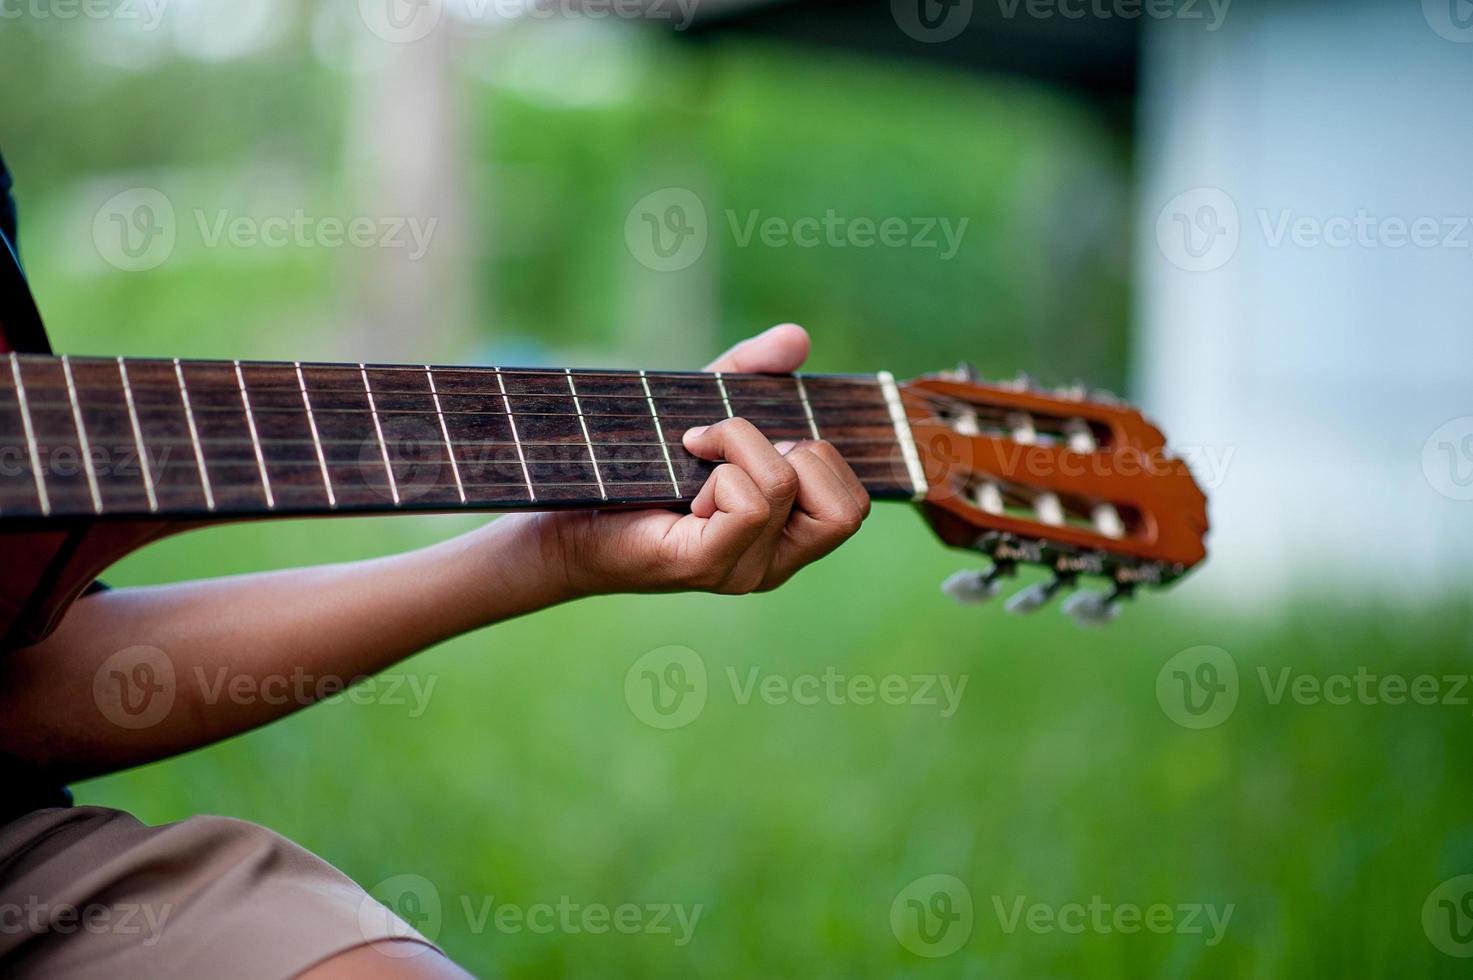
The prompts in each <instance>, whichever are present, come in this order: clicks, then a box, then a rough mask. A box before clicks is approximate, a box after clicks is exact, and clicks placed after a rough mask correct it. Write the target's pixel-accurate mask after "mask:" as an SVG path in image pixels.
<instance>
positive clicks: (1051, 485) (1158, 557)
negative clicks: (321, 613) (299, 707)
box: [0, 238, 1208, 646]
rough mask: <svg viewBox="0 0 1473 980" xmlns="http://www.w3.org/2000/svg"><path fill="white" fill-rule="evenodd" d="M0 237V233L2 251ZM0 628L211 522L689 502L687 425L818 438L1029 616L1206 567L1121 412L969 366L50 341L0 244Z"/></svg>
mask: <svg viewBox="0 0 1473 980" xmlns="http://www.w3.org/2000/svg"><path fill="white" fill-rule="evenodd" d="M3 241H4V240H3V238H0V243H3ZM0 253H4V254H0V555H3V562H0V635H3V636H4V637H5V640H4V641H3V642H4V645H11V646H16V645H24V644H26V643H31V642H34V641H36V640H38V639H40V638H41V637H44V636H45V635H46V634H47V632H48V631H49V630H51V629H52V628H53V627H54V626H55V625H56V623H57V621H58V620H59V618H60V617H61V615H62V614H63V613H64V612H65V610H66V608H67V606H68V604H70V603H71V602H72V601H73V600H74V599H76V598H77V597H78V596H79V595H80V594H81V593H82V592H83V590H84V589H85V588H86V587H87V586H88V585H89V584H90V583H91V582H92V581H93V580H94V578H95V577H96V576H97V575H98V574H99V573H100V572H102V571H103V570H104V569H105V568H106V567H107V566H108V565H109V564H111V563H112V562H114V561H116V560H117V559H118V558H120V557H122V556H123V555H125V554H127V553H128V552H130V551H132V550H134V549H136V548H139V547H141V546H142V545H144V544H146V543H148V542H150V541H153V540H155V539H157V538H160V537H162V536H164V535H166V534H171V533H174V532H176V531H180V530H185V529H188V528H194V527H200V526H203V525H208V524H214V523H218V522H221V521H236V520H253V519H259V518H268V517H307V516H324V515H331V514H370V513H372V514H378V513H398V512H409V511H421V512H422V511H460V510H475V511H498V512H505V511H517V510H547V509H554V508H589V509H595V510H603V509H609V508H628V507H673V508H679V507H684V506H687V505H688V504H689V503H690V501H691V500H693V499H694V498H695V495H696V492H697V491H698V490H699V488H700V487H701V484H702V483H703V482H704V481H705V479H706V477H707V475H708V474H709V473H710V471H711V469H712V468H713V466H714V465H715V464H712V463H709V462H706V461H704V460H700V459H697V458H695V457H694V456H691V455H690V454H689V453H687V452H686V451H685V449H684V448H683V447H682V445H681V441H680V440H681V436H682V434H683V433H684V432H685V430H686V429H688V428H691V427H693V426H697V425H708V424H710V423H713V422H716V421H719V420H721V419H726V418H731V417H734V416H742V417H745V418H747V419H748V420H750V421H751V422H753V423H754V424H755V425H757V426H758V427H759V428H760V429H761V430H762V431H763V432H764V433H765V434H766V435H767V436H769V437H770V438H771V439H773V440H774V441H778V440H801V439H826V440H828V441H829V442H831V443H832V444H833V445H834V446H835V447H836V448H837V449H838V450H839V451H840V452H841V453H842V454H843V455H844V457H845V458H846V459H847V460H848V462H849V463H850V465H851V466H853V468H854V470H855V472H856V473H857V474H858V476H859V477H860V479H861V480H862V481H863V482H864V485H865V486H866V487H867V488H868V490H869V493H870V495H871V496H872V497H873V498H874V499H875V500H892V501H909V502H912V503H913V504H916V505H918V506H919V508H920V510H921V512H922V514H924V515H925V517H926V519H927V520H928V521H929V523H930V525H931V526H932V527H933V528H934V529H935V531H936V532H937V534H938V535H939V536H940V538H941V539H942V540H943V541H944V542H945V543H947V544H949V545H952V546H955V547H958V548H963V549H968V550H971V551H976V552H980V553H981V554H983V555H986V556H987V557H988V558H989V559H990V564H989V565H988V566H987V567H986V568H985V569H982V570H977V571H968V572H963V573H959V574H958V575H957V576H954V577H953V578H952V579H950V580H948V582H947V583H946V585H945V589H946V591H947V592H949V593H951V594H952V595H953V596H955V597H956V598H958V599H961V600H963V601H980V600H983V599H986V598H988V597H990V596H992V595H994V594H995V593H996V592H997V591H998V590H999V588H1000V586H1001V584H1002V580H1003V579H1004V578H1006V577H1008V576H1010V575H1012V574H1014V573H1015V572H1016V571H1017V570H1018V568H1019V567H1020V566H1028V565H1036V566H1041V567H1043V568H1046V569H1048V570H1049V571H1050V572H1051V573H1052V576H1051V578H1050V579H1049V580H1048V581H1046V582H1043V583H1040V584H1037V585H1034V586H1032V587H1030V588H1027V589H1025V590H1023V591H1021V592H1019V593H1018V594H1016V595H1014V596H1013V597H1012V599H1011V600H1010V602H1009V604H1008V605H1009V608H1010V609H1012V610H1014V611H1029V610H1033V609H1036V608H1039V607H1040V606H1042V605H1044V604H1045V603H1047V602H1048V601H1049V600H1050V599H1052V598H1054V597H1055V596H1057V595H1059V594H1060V593H1062V592H1064V591H1066V590H1069V589H1072V588H1073V587H1075V586H1076V585H1078V584H1080V583H1081V582H1082V581H1091V580H1093V581H1097V582H1100V583H1103V588H1100V589H1094V590H1087V591H1082V592H1079V593H1077V594H1074V595H1072V596H1070V597H1069V599H1068V600H1067V602H1065V608H1066V610H1067V611H1068V612H1070V613H1071V614H1072V615H1074V616H1075V617H1076V618H1077V619H1078V620H1079V621H1081V622H1083V623H1086V624H1092V623H1099V622H1103V621H1105V620H1107V619H1109V618H1111V617H1112V616H1113V615H1114V614H1115V613H1116V612H1117V611H1118V609H1119V604H1120V602H1121V600H1123V599H1125V598H1127V597H1129V596H1131V595H1132V594H1133V593H1134V592H1135V591H1137V590H1138V589H1139V588H1141V587H1144V586H1164V585H1167V584H1169V583H1171V582H1172V581H1174V580H1176V579H1178V578H1180V577H1181V576H1182V575H1184V574H1186V573H1187V572H1188V571H1189V570H1191V569H1192V568H1193V567H1195V566H1196V565H1198V564H1199V563H1200V562H1201V561H1202V560H1203V558H1204V557H1205V554H1206V552H1205V548H1204V545H1203V538H1204V536H1205V534H1206V532H1207V529H1208V524H1207V513H1206V499H1205V497H1204V496H1203V494H1202V492H1201V490H1200V489H1199V488H1198V486H1197V484H1196V483H1195V481H1194V480H1193V478H1192V476H1191V473H1190V472H1189V471H1188V468H1187V466H1186V465H1185V463H1184V462H1183V461H1181V460H1180V459H1176V458H1174V457H1172V456H1171V455H1170V454H1169V452H1168V451H1167V449H1166V443H1165V440H1164V439H1163V437H1162V435H1161V433H1160V432H1159V431H1158V430H1157V429H1156V428H1155V427H1154V426H1152V425H1151V424H1150V423H1148V422H1147V421H1146V420H1145V419H1143V418H1142V417H1141V415H1140V413H1139V412H1137V411H1136V410H1135V409H1133V408H1131V407H1129V406H1127V405H1124V404H1122V403H1120V402H1119V401H1117V400H1116V399H1114V398H1112V397H1109V396H1106V395H1104V394H1102V393H1094V392H1089V391H1087V390H1085V389H1084V388H1083V387H1082V386H1076V387H1073V388H1069V389H1065V390H1057V391H1045V390H1041V389H1040V388H1038V387H1037V386H1036V385H1033V384H1031V383H1028V382H1026V381H1019V382H1012V383H1002V384H986V383H983V382H981V381H980V380H979V379H978V378H977V377H976V376H975V374H974V373H973V372H972V371H970V370H968V369H965V368H963V369H961V370H958V371H955V372H949V373H942V374H937V375H932V376H926V377H921V378H917V379H915V380H911V381H899V380H896V379H895V378H893V377H892V376H891V375H890V374H888V373H886V372H883V371H882V372H879V373H876V374H864V375H824V374H791V375H756V374H701V373H693V372H667V371H606V370H579V369H572V368H556V369H555V368H511V367H458V366H439V365H427V364H395V365H388V364H361V363H360V364H351V363H347V364H324V363H308V362H280V363H269V362H261V361H240V360H233V361H203V360H181V359H177V358H176V359H172V360H166V359H134V358H123V357H71V356H67V355H65V354H63V355H59V356H58V355H55V354H53V353H52V352H51V350H50V347H49V344H48V343H47V340H46V334H45V330H44V329H43V326H42V322H41V318H40V316H39V314H38V313H37V311H36V308H35V304H34V302H33V301H32V299H31V296H30V293H29V291H28V290H27V287H26V283H25V280H24V278H23V276H22V274H21V271H20V268H19V265H18V264H17V263H16V262H15V261H14V256H13V255H11V254H10V253H9V250H8V248H0Z"/></svg>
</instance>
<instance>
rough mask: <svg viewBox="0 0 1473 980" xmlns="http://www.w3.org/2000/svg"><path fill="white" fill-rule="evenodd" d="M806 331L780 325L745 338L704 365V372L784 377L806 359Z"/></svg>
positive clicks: (793, 326)
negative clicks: (749, 373)
mask: <svg viewBox="0 0 1473 980" xmlns="http://www.w3.org/2000/svg"><path fill="white" fill-rule="evenodd" d="M808 346H809V345H808V331H807V330H804V329H803V328H802V327H800V326H798V325H797V324H796V323H783V324H779V325H778V326H776V327H773V328H772V329H770V330H767V331H764V332H763V333H760V334H758V335H757V336H755V337H748V338H747V339H746V340H744V341H742V342H741V343H739V344H737V345H736V346H735V347H733V348H732V349H731V350H729V351H727V352H726V353H725V354H722V355H721V356H720V357H718V358H716V360H714V361H712V362H711V363H710V364H708V365H707V366H706V370H707V371H739V372H752V373H764V372H770V373H773V374H786V373H788V372H789V371H796V370H798V368H800V367H802V366H803V362H804V361H805V360H807V359H808Z"/></svg>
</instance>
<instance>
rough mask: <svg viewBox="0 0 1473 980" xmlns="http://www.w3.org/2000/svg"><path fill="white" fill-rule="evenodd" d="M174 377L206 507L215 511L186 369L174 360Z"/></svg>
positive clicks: (176, 359)
mask: <svg viewBox="0 0 1473 980" xmlns="http://www.w3.org/2000/svg"><path fill="white" fill-rule="evenodd" d="M174 376H175V377H177V378H178V379H179V400H180V401H182V402H183V403H184V420H185V421H186V422H188V423H189V439H190V441H191V442H193V443H194V461H195V463H197V464H198V465H199V485H200V489H202V490H204V492H205V507H206V509H208V510H214V509H215V491H214V490H213V489H212V488H211V487H210V474H209V473H207V472H205V447H204V446H202V445H200V441H199V429H197V428H195V425H194V409H193V408H191V407H190V405H189V388H188V387H186V386H185V384H184V369H183V368H182V367H181V366H180V364H179V358H177V357H176V358H174Z"/></svg>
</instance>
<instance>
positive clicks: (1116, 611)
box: [1064, 586, 1130, 627]
mask: <svg viewBox="0 0 1473 980" xmlns="http://www.w3.org/2000/svg"><path fill="white" fill-rule="evenodd" d="M1128 598H1130V590H1129V589H1124V588H1120V587H1118V586H1117V587H1116V588H1115V589H1113V590H1111V591H1109V592H1079V593H1076V594H1074V595H1071V596H1070V597H1069V598H1068V599H1066V600H1064V612H1065V613H1067V614H1068V615H1069V616H1070V617H1071V618H1072V619H1073V620H1074V622H1076V623H1078V624H1079V625H1080V626H1086V627H1089V626H1103V625H1105V624H1106V623H1108V622H1110V621H1111V620H1113V619H1115V617H1117V616H1119V615H1120V604H1121V603H1122V602H1124V601H1125V600H1126V599H1128Z"/></svg>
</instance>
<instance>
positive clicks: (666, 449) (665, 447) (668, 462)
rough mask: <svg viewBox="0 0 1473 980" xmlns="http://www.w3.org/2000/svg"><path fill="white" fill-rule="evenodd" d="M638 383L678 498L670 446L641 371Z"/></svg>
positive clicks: (677, 481) (647, 383)
mask: <svg viewBox="0 0 1473 980" xmlns="http://www.w3.org/2000/svg"><path fill="white" fill-rule="evenodd" d="M639 382H640V384H642V385H644V397H645V399H646V400H647V401H648V402H649V403H650V418H652V419H654V421H655V438H656V439H658V440H660V449H661V451H663V452H664V453H665V465H666V466H667V467H669V469H670V482H671V483H672V484H673V485H674V486H675V493H676V496H679V495H680V479H679V478H678V477H677V476H676V475H675V463H674V462H673V461H672V460H671V459H670V446H669V444H667V443H666V442H665V429H664V427H663V426H661V425H660V413H659V412H657V411H655V396H654V395H651V394H650V382H649V379H648V378H646V377H645V374H644V372H643V371H641V372H639Z"/></svg>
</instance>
